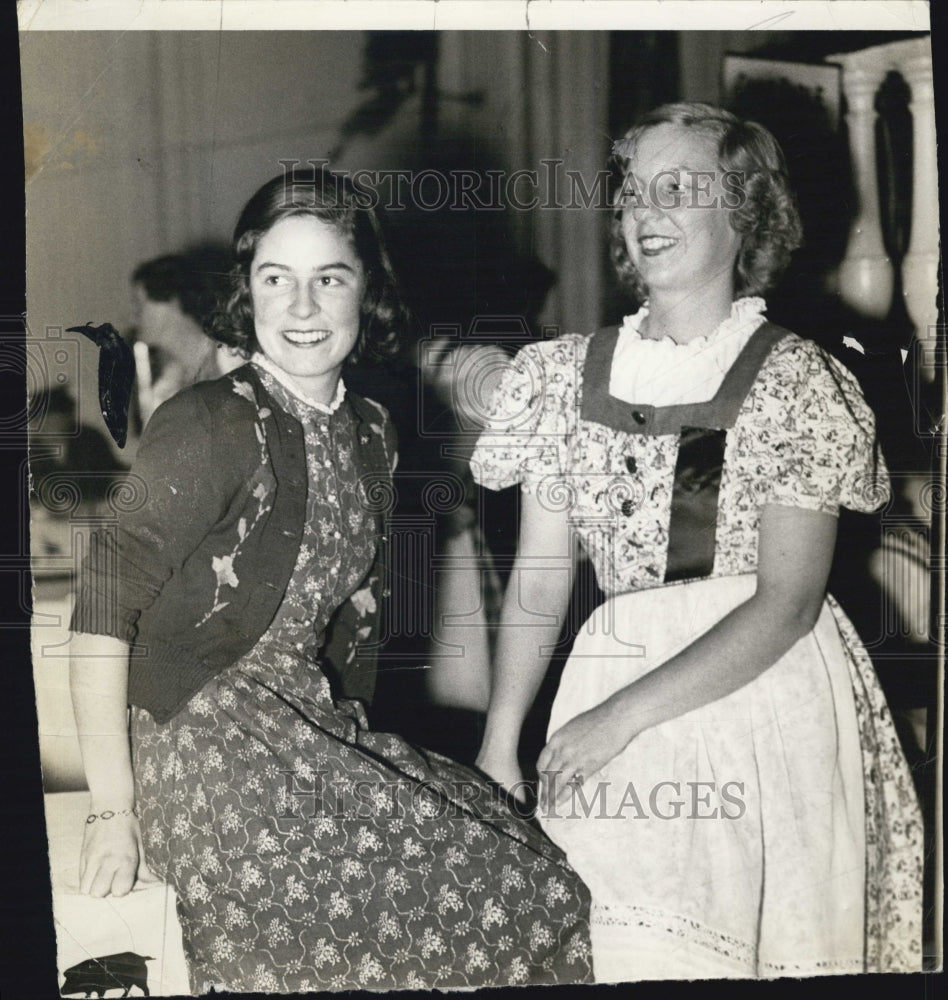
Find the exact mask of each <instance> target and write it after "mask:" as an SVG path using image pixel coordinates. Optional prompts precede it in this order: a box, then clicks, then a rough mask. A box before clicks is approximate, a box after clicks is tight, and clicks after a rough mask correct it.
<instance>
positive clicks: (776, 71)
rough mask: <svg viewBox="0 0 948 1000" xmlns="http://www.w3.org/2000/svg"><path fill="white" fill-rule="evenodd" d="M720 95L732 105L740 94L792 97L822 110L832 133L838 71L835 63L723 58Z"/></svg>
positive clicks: (837, 99) (837, 112)
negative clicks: (756, 92) (759, 92)
mask: <svg viewBox="0 0 948 1000" xmlns="http://www.w3.org/2000/svg"><path fill="white" fill-rule="evenodd" d="M721 74H722V92H723V93H724V95H725V100H726V101H727V103H729V104H730V103H732V102H733V101H734V100H735V99H736V98H738V97H739V96H740V95H741V92H742V91H745V90H747V89H750V88H753V89H754V90H761V89H766V90H767V91H768V92H770V93H771V94H772V95H773V96H774V98H778V97H779V96H780V95H786V96H788V97H790V96H792V97H795V98H796V101H801V100H803V99H806V100H808V101H811V102H814V101H815V102H818V103H819V104H821V105H822V106H823V108H824V109H825V112H826V117H827V119H828V121H829V124H830V125H831V126H832V128H833V129H836V128H837V126H838V125H839V116H840V67H839V66H837V65H836V64H835V63H798V62H789V61H786V60H783V59H758V58H753V57H751V56H743V55H726V56H725V57H724V62H723V65H722V69H721Z"/></svg>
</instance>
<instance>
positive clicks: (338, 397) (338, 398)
mask: <svg viewBox="0 0 948 1000" xmlns="http://www.w3.org/2000/svg"><path fill="white" fill-rule="evenodd" d="M250 361H251V363H252V364H255V365H256V366H257V367H258V368H261V369H263V371H265V372H266V373H267V374H268V375H269V376H271V378H273V379H274V380H275V381H277V382H279V384H280V385H281V386H283V388H284V389H286V391H287V392H288V393H289V394H290V395H291V396H293V397H294V398H295V399H297V400H299V402H301V403H303V404H305V405H306V406H308V407H310V408H311V409H313V410H316V411H317V413H322V414H325V415H326V416H331V415H332V414H333V413H335V412H336V410H338V409H339V407H340V406H342V401H343V400H344V399H345V397H346V384H345V382H344V381H343V379H342V376H340V377H339V381H338V382H337V383H336V394H335V396H333V398H332V400H331V401H330V402H329V403H321V402H319V400H317V399H313V398H312V397H311V396H307V395H306V393H304V392H303V390H302V389H300V388H299V386H297V385H295V384H294V383H293V382H292V381H291V380H290V378H289V377H288V376H287V374H286V372H284V371H283V370H282V369H281V368H279V367H278V366H277V365H275V364H274V363H273V362H272V361H271V360H270V359H269V358H268V357H267V356H266V355H265V354H262V353H261V352H260V351H256V352H255V353H254V355H253V357H251V359H250Z"/></svg>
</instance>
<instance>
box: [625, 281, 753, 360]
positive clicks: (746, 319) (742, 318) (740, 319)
mask: <svg viewBox="0 0 948 1000" xmlns="http://www.w3.org/2000/svg"><path fill="white" fill-rule="evenodd" d="M766 311H767V303H766V302H765V301H764V299H762V298H761V297H760V296H759V295H745V296H742V297H741V298H739V299H735V300H734V301H733V302H732V303H731V314H730V316H728V317H727V319H725V320H724V322H723V323H721V324H720V326H718V327H717V328H716V329H715V330H713V331H712V332H711V333H709V334H708V335H707V336H706V337H696V338H695V339H694V340H689V341H688V343H687V344H678V343H677V342H676V341H674V340H672V338H671V337H662V338H661V341H656V343H661V342H662V341H666V340H667V341H669V342H670V343H671V344H673V345H674V346H675V347H687V348H689V349H690V350H691V351H701V350H702V349H704V348H705V347H707V346H708V345H709V344H711V343H712V342H713V341H715V340H721V339H724V338H725V337H727V336H728V335H729V334H731V333H734V332H735V331H736V330H739V329H743V327H744V326H745V324H749V323H750V322H751V321H755V320H757V319H758V318H759V317H761V316H762V314H763V313H764V312H766ZM646 316H648V303H646V304H645V305H643V306H642V308H641V309H639V311H638V312H637V313H634V314H633V315H631V316H625V317H624V318H623V320H622V326H621V333H622V334H623V337H624V338H625V337H628V336H629V335H631V336H632V337H633V338H634V339H636V340H645V339H646V338H644V337H643V336H642V333H641V328H642V323H643V322H644V321H645V317H646Z"/></svg>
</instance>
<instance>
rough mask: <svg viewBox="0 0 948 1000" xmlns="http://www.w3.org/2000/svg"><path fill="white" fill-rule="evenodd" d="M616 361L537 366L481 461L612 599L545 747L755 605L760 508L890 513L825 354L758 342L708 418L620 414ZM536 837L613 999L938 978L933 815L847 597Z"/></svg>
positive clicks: (670, 726) (566, 356) (671, 412)
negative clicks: (573, 897) (643, 986)
mask: <svg viewBox="0 0 948 1000" xmlns="http://www.w3.org/2000/svg"><path fill="white" fill-rule="evenodd" d="M616 339H617V334H616V331H615V328H613V329H612V330H606V331H600V332H599V333H597V334H595V335H593V336H591V337H590V336H577V335H569V336H566V337H562V338H559V339H558V340H554V341H549V342H546V343H543V344H536V345H530V346H529V347H527V348H525V349H524V350H523V351H522V352H521V353H520V355H519V356H518V358H517V359H516V360H515V362H514V364H513V365H512V367H511V368H510V369H509V370H508V372H507V373H506V375H505V378H504V381H503V382H502V383H501V386H500V388H499V389H498V392H497V393H496V395H495V397H494V401H493V409H492V412H491V415H490V426H489V428H488V430H487V431H485V433H484V434H483V435H482V437H481V440H480V441H479V443H478V446H477V449H476V450H475V453H474V457H473V459H472V468H473V471H474V475H475V478H476V479H477V480H478V481H479V482H481V483H482V484H483V485H485V486H493V487H495V488H501V487H504V486H507V485H510V484H512V483H515V482H519V483H521V485H522V488H523V489H524V490H526V491H530V492H534V493H536V494H537V495H538V496H539V497H540V498H541V499H542V500H543V502H545V503H547V504H550V505H552V504H557V503H558V504H561V505H563V506H564V507H567V508H568V510H569V516H570V518H571V521H572V523H573V524H574V525H575V530H576V531H577V533H578V535H579V537H580V539H581V541H582V543H583V548H584V550H585V552H586V554H587V555H588V557H589V558H590V560H591V561H592V562H593V565H594V567H595V570H596V573H597V579H598V582H599V585H600V587H601V588H602V590H603V591H604V592H605V594H606V596H607V600H606V601H605V603H604V604H602V605H601V606H600V607H599V608H597V609H596V610H595V611H594V612H593V614H592V616H591V617H590V619H589V621H588V622H587V623H586V624H585V625H584V626H583V627H582V628H581V629H580V630H579V633H578V635H577V637H576V640H575V642H574V646H573V649H572V652H571V655H570V658H569V660H568V662H567V664H566V666H565V668H564V671H563V674H562V677H561V680H560V683H559V688H558V691H557V694H556V698H555V701H554V704H553V707H552V712H551V718H550V723H549V734H550V735H551V734H552V733H553V732H555V731H556V730H557V729H559V728H560V727H561V726H562V725H563V724H564V723H566V722H567V721H569V720H570V719H571V718H573V717H575V716H576V715H578V714H580V713H582V712H584V711H586V710H588V709H590V708H592V707H593V706H595V705H597V704H599V703H601V702H602V701H604V700H605V699H606V698H607V697H609V695H611V694H612V693H613V692H615V691H616V690H618V689H619V688H622V687H625V686H626V685H628V684H630V683H631V682H633V681H634V680H636V679H637V678H638V677H640V676H642V675H643V674H645V673H647V672H648V671H650V670H652V669H653V668H655V667H657V666H659V665H660V664H662V663H663V662H665V661H666V660H667V659H669V657H671V656H673V655H675V654H676V653H677V652H678V651H680V650H681V649H683V648H684V647H686V646H687V645H689V644H690V643H691V642H692V641H693V640H694V639H696V638H697V637H698V636H700V635H702V634H703V633H704V632H706V631H707V630H708V629H710V628H711V627H712V626H713V625H715V624H716V623H717V622H718V621H720V620H721V618H723V617H724V616H725V615H727V614H728V613H729V612H730V611H731V610H732V609H733V608H735V607H737V606H738V605H739V604H741V603H743V602H744V601H745V600H747V599H748V598H750V597H751V596H752V595H753V593H754V591H755V587H756V575H755V574H756V560H757V534H758V527H759V521H760V512H761V510H762V508H763V507H764V506H766V505H768V504H778V505H785V506H793V507H801V508H805V509H808V510H820V511H825V512H827V513H831V514H835V513H837V511H838V509H839V507H840V506H842V505H845V506H847V507H851V508H854V509H856V510H862V511H871V510H874V509H876V508H878V507H879V506H881V505H882V504H883V503H884V502H885V501H886V500H887V499H888V486H887V475H886V472H885V468H884V465H883V464H882V460H881V457H880V456H879V455H878V452H877V449H876V448H875V446H874V418H873V415H872V413H871V411H870V410H869V408H868V407H867V405H866V404H865V402H864V400H863V398H862V395H861V393H860V391H859V388H858V385H857V383H856V382H855V380H854V379H853V377H852V376H851V375H850V374H849V372H847V371H846V369H845V368H844V367H843V366H842V365H840V364H839V363H838V362H836V361H835V359H833V358H832V357H830V356H828V355H826V354H825V353H824V352H822V351H821V350H820V349H819V348H818V347H817V346H816V345H814V344H813V343H812V342H809V341H805V340H802V339H801V338H799V337H797V336H795V335H793V334H790V333H789V332H788V331H785V330H781V329H780V328H779V327H775V326H773V325H772V324H769V323H764V324H763V325H761V326H759V327H758V328H757V329H756V330H755V331H754V332H753V333H752V334H751V335H750V336H749V337H748V338H746V340H745V344H744V347H743V348H742V349H741V350H740V352H739V353H738V354H737V356H736V359H735V360H734V361H733V364H731V366H730V367H729V368H728V370H727V372H726V374H725V375H723V378H722V380H721V382H720V388H719V389H718V390H717V392H716V393H715V394H714V395H713V396H712V397H711V398H710V399H707V400H705V401H704V402H701V403H690V404H683V405H669V406H652V405H635V404H631V405H630V404H628V403H626V402H623V401H620V400H619V399H617V398H616V397H614V396H612V395H610V393H609V385H610V365H611V364H612V360H613V357H614V353H615V347H616ZM498 432H502V433H498ZM539 818H540V821H541V823H542V825H543V826H544V828H545V829H546V831H547V832H548V833H549V835H550V836H551V838H552V839H553V840H555V841H556V842H557V843H558V844H560V846H562V847H563V849H564V850H565V851H566V855H567V857H568V859H569V861H570V863H571V865H572V866H573V867H574V868H575V869H576V871H577V872H578V873H579V874H580V876H581V877H582V878H583V880H584V881H585V882H586V884H587V885H588V886H589V889H590V892H591V894H592V907H591V916H590V924H591V936H592V947H593V967H594V974H595V977H596V980H597V981H599V982H618V981H633V980H644V979H699V978H710V977H715V978H716V977H775V976H807V975H826V974H832V973H847V972H862V971H888V972H895V971H915V970H918V969H920V967H921V894H922V879H921V873H922V821H921V814H920V811H919V806H918V801H917V798H916V794H915V790H914V787H913V783H912V778H911V774H910V772H909V769H908V766H907V764H906V761H905V758H904V755H903V753H902V751H901V748H900V744H899V741H898V738H897V736H896V732H895V729H894V727H893V725H892V720H891V717H890V714H889V710H888V707H887V706H886V703H885V699H884V696H883V694H882V691H881V689H880V687H879V683H878V680H877V678H876V675H875V673H874V671H873V668H872V665H871V663H870V661H869V657H868V655H867V653H866V650H865V648H864V647H863V645H862V643H861V642H860V640H859V638H858V636H857V635H856V633H855V630H854V629H853V627H852V625H851V624H850V623H849V621H848V620H847V618H846V616H845V615H844V614H843V612H842V610H841V609H840V608H839V606H838V604H837V603H836V602H835V601H834V600H833V599H832V597H827V598H826V600H825V603H824V606H823V609H822V613H821V614H820V616H819V620H818V622H817V624H816V626H815V627H814V629H813V630H812V631H811V632H810V633H809V634H808V635H806V636H805V637H804V638H802V639H801V640H800V641H799V642H797V643H796V644H795V645H794V646H793V648H792V649H790V650H789V651H788V652H787V653H786V654H785V655H784V656H783V657H782V658H781V659H780V660H779V661H778V662H777V663H776V664H774V665H773V666H771V667H770V668H768V669H767V670H765V671H764V672H763V673H762V674H760V675H759V676H758V677H757V678H756V679H755V680H754V681H752V682H751V683H749V684H747V685H745V686H744V687H743V688H741V689H739V690H738V691H736V692H734V693H732V694H731V695H729V696H728V697H725V698H721V699H719V700H717V701H714V702H712V703H710V704H707V705H705V706H703V707H701V708H698V709H696V710H694V711H691V712H688V713H686V714H684V715H681V716H679V717H678V718H675V719H672V720H670V721H668V722H665V723H663V724H661V725H659V726H655V727H653V728H652V729H650V730H647V731H645V732H643V733H642V734H640V735H639V736H637V737H636V738H635V739H634V740H633V741H632V742H631V743H630V744H629V745H628V746H627V747H626V749H625V750H624V751H623V752H622V753H620V754H619V755H618V756H617V757H615V758H614V759H613V760H611V761H610V762H609V763H608V764H606V765H605V766H604V767H603V768H602V769H601V770H600V771H599V772H597V773H595V774H587V775H585V780H584V784H583V785H582V786H579V787H573V788H572V790H571V795H570V796H569V797H567V799H566V801H565V803H561V804H560V805H559V806H549V807H547V808H546V809H545V810H544V811H543V812H541V814H540V816H539Z"/></svg>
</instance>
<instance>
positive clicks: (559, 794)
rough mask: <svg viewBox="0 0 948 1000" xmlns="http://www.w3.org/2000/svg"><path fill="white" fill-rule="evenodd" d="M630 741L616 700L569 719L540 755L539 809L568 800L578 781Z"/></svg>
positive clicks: (591, 772)
mask: <svg viewBox="0 0 948 1000" xmlns="http://www.w3.org/2000/svg"><path fill="white" fill-rule="evenodd" d="M629 742H630V733H629V731H628V727H627V726H624V725H623V724H622V719H621V713H620V707H619V704H618V702H617V700H616V699H615V698H614V697H613V698H609V699H607V700H606V701H604V702H603V703H602V704H601V705H596V707H595V708H591V709H589V711H587V712H583V713H582V714H581V715H577V716H576V717H575V718H573V719H570V720H569V722H567V723H566V725H564V726H561V727H560V728H559V729H557V731H556V732H555V733H554V734H553V735H552V736H551V737H550V740H549V742H548V743H547V745H546V746H545V747H544V748H543V751H542V753H541V754H540V756H539V758H538V759H537V772H538V773H539V776H540V793H539V807H540V809H544V808H548V807H549V806H551V805H553V806H555V805H558V804H559V803H561V802H563V801H565V800H566V799H567V798H568V797H569V796H570V795H571V794H573V789H574V788H575V786H577V785H582V784H583V782H584V781H585V780H586V779H588V778H590V777H591V776H592V775H594V774H595V773H596V772H597V771H598V770H599V769H600V768H602V767H604V766H605V765H606V764H608V763H609V761H610V760H612V758H613V757H615V756H617V755H618V754H620V753H621V752H622V751H623V750H624V749H625V748H626V747H627V746H628V744H629Z"/></svg>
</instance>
